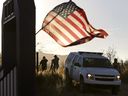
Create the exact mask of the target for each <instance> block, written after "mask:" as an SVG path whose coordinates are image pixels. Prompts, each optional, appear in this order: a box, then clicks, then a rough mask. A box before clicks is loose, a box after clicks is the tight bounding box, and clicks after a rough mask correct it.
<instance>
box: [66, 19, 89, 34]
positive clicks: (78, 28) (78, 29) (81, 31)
mask: <svg viewBox="0 0 128 96" xmlns="http://www.w3.org/2000/svg"><path fill="white" fill-rule="evenodd" d="M66 21H67V22H69V23H70V24H71V25H72V26H73V27H74V28H75V29H76V30H77V31H78V32H79V33H80V34H81V35H83V36H87V35H86V34H85V32H84V31H83V30H81V29H80V27H79V26H77V25H76V24H75V23H74V22H73V21H72V20H71V19H70V18H69V17H68V18H66ZM78 22H79V21H78Z"/></svg>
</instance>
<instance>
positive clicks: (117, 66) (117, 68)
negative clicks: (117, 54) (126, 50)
mask: <svg viewBox="0 0 128 96" xmlns="http://www.w3.org/2000/svg"><path fill="white" fill-rule="evenodd" d="M113 67H114V68H115V69H116V70H118V72H119V73H121V68H120V63H118V60H117V58H115V59H114V63H113Z"/></svg>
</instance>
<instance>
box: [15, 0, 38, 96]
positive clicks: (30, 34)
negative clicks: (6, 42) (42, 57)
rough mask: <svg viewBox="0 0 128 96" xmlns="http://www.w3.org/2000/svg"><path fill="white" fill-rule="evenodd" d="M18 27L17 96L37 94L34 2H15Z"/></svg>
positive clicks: (33, 95)
mask: <svg viewBox="0 0 128 96" xmlns="http://www.w3.org/2000/svg"><path fill="white" fill-rule="evenodd" d="M14 9H15V13H16V26H17V30H16V31H17V90H18V91H17V96H36V94H35V5H34V0H14Z"/></svg>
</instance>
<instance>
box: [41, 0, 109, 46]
mask: <svg viewBox="0 0 128 96" xmlns="http://www.w3.org/2000/svg"><path fill="white" fill-rule="evenodd" d="M42 26H43V27H42V28H43V30H44V31H45V32H47V33H48V34H49V35H50V36H51V37H52V38H53V39H54V40H55V41H56V42H57V43H59V44H60V45H61V46H64V47H66V46H73V45H78V44H82V43H86V42H88V41H90V40H92V39H93V38H94V37H99V38H104V37H106V36H107V35H108V34H107V33H106V32H105V31H104V30H102V29H95V28H94V27H93V26H92V25H91V24H90V23H89V22H88V20H87V16H86V14H85V12H84V10H83V9H81V8H80V7H78V6H77V5H76V4H75V3H74V2H72V1H69V2H66V3H62V4H60V5H58V6H56V7H55V8H54V9H53V10H52V11H50V12H49V13H48V14H47V16H46V17H45V19H44V22H43V25H42Z"/></svg>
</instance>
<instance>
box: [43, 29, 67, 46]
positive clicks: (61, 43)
mask: <svg viewBox="0 0 128 96" xmlns="http://www.w3.org/2000/svg"><path fill="white" fill-rule="evenodd" d="M44 31H45V32H47V33H48V34H49V35H50V36H51V37H52V38H53V39H54V40H55V41H56V42H58V43H59V44H60V45H61V46H67V45H65V44H64V43H63V42H62V41H61V40H60V39H59V38H58V37H56V35H54V34H53V33H51V32H50V31H49V30H47V29H45V28H44Z"/></svg>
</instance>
